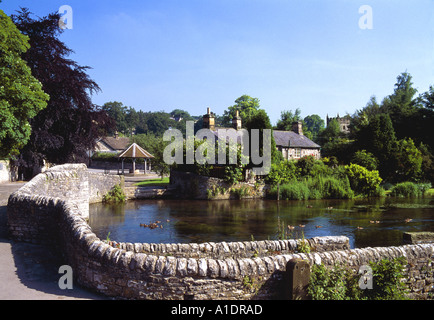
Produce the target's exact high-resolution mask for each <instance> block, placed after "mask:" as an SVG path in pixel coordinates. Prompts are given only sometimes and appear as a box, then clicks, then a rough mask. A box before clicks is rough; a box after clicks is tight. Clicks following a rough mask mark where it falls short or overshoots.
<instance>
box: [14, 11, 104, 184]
mask: <svg viewBox="0 0 434 320" xmlns="http://www.w3.org/2000/svg"><path fill="white" fill-rule="evenodd" d="M59 19H60V15H59V14H58V13H53V14H49V15H48V16H46V17H43V18H38V19H33V18H32V17H31V13H30V12H29V11H28V10H27V9H22V10H21V11H20V12H18V14H17V15H12V20H13V21H14V23H15V24H16V26H17V27H18V29H19V30H20V31H21V32H22V33H23V34H25V35H26V36H28V37H29V44H30V49H29V50H28V51H27V52H26V53H25V54H24V56H23V57H24V59H25V60H26V61H27V62H28V65H29V66H30V68H31V69H32V73H33V75H34V76H35V77H36V78H37V79H38V80H39V81H40V82H41V83H42V85H43V89H44V91H45V92H46V93H48V94H49V95H50V101H49V103H48V106H47V108H46V109H44V110H43V111H41V112H40V113H39V114H38V115H37V116H36V117H35V118H33V119H32V120H31V122H30V124H31V127H32V135H31V137H30V141H29V143H28V144H27V145H26V146H25V147H24V149H23V150H22V152H21V155H20V158H19V159H18V162H17V164H18V165H19V166H20V168H21V169H23V173H24V174H25V176H26V177H31V176H32V175H33V174H34V172H33V169H34V168H35V167H39V166H41V165H42V163H43V160H47V161H48V162H50V163H66V162H86V161H87V158H88V157H87V153H88V151H89V150H91V149H93V148H94V146H95V144H96V141H97V139H98V138H99V137H100V136H101V135H104V134H105V129H107V128H109V127H110V124H111V121H110V118H109V117H108V116H107V114H106V113H105V112H104V111H102V110H101V108H100V107H98V106H96V105H94V104H93V103H92V101H91V95H92V94H93V93H95V92H97V91H99V90H100V88H99V87H98V85H97V84H96V83H95V82H94V81H93V80H92V79H91V78H90V77H89V75H88V74H87V73H86V71H87V70H88V69H89V67H84V66H80V65H78V64H77V63H76V62H75V61H73V60H71V59H68V56H69V55H70V54H71V53H72V52H73V51H72V50H71V49H69V48H68V47H67V46H66V45H65V44H64V43H63V42H62V41H60V40H59V35H60V34H61V32H62V30H61V29H60V28H59V25H58V21H59Z"/></svg>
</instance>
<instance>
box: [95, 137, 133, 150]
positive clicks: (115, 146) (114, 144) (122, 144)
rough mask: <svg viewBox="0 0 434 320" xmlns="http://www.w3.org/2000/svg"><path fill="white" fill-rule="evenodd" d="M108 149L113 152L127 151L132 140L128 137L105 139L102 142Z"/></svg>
mask: <svg viewBox="0 0 434 320" xmlns="http://www.w3.org/2000/svg"><path fill="white" fill-rule="evenodd" d="M100 142H102V143H104V144H105V145H106V146H107V147H108V148H110V149H112V150H114V151H115V150H125V148H127V147H128V146H129V144H130V138H128V137H118V138H115V137H104V138H102V139H101V140H100Z"/></svg>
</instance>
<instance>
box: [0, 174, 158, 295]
mask: <svg viewBox="0 0 434 320" xmlns="http://www.w3.org/2000/svg"><path fill="white" fill-rule="evenodd" d="M91 170H92V169H91ZM92 171H95V172H100V171H101V170H92ZM156 177H157V176H156V175H136V176H125V186H126V187H129V186H133V184H134V183H137V182H139V181H143V180H144V179H152V178H156ZM24 184H25V182H10V183H0V300H77V299H79V300H83V299H86V300H89V299H91V300H106V299H107V298H106V297H104V296H101V295H98V294H96V293H93V292H89V291H87V290H85V289H83V288H80V287H78V286H77V285H76V284H75V283H74V286H73V289H63V290H62V289H60V288H59V279H60V278H61V277H62V275H63V273H59V267H60V266H61V265H62V262H61V261H60V259H59V258H58V257H57V255H55V254H53V252H51V250H50V248H48V247H46V246H43V245H36V244H30V243H23V242H16V241H13V240H11V239H9V238H8V230H7V203H8V199H9V195H10V194H11V193H13V192H15V191H16V190H18V189H19V188H21V186H23V185H24Z"/></svg>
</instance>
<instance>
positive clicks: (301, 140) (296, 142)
mask: <svg viewBox="0 0 434 320" xmlns="http://www.w3.org/2000/svg"><path fill="white" fill-rule="evenodd" d="M273 135H274V141H276V146H278V147H288V148H310V149H319V148H321V146H319V145H318V144H316V143H315V142H313V141H312V140H310V139H309V138H308V137H306V136H304V135H299V134H297V133H295V132H294V131H281V130H273Z"/></svg>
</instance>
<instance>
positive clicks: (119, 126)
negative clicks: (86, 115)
mask: <svg viewBox="0 0 434 320" xmlns="http://www.w3.org/2000/svg"><path fill="white" fill-rule="evenodd" d="M102 110H104V111H105V112H106V113H107V114H108V116H109V117H110V118H112V119H113V120H114V122H115V126H114V128H113V132H110V133H114V131H117V132H122V133H124V134H125V133H126V131H127V128H128V123H127V119H126V118H127V110H128V108H127V107H126V106H124V105H123V103H122V102H118V101H112V102H106V103H104V105H103V106H102Z"/></svg>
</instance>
